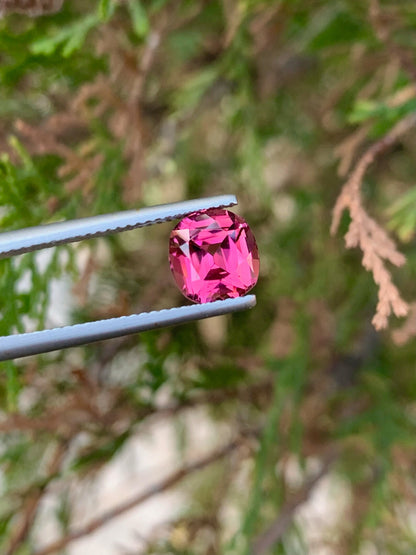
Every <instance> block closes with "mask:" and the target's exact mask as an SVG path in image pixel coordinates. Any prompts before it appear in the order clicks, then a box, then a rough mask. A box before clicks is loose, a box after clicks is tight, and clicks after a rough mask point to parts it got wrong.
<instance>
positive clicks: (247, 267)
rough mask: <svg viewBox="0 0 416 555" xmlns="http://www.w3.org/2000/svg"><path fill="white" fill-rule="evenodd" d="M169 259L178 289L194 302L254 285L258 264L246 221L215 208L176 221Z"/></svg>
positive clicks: (237, 293) (236, 294) (224, 296)
mask: <svg viewBox="0 0 416 555" xmlns="http://www.w3.org/2000/svg"><path fill="white" fill-rule="evenodd" d="M169 262H170V268H171V270H172V274H173V277H174V278H175V281H176V283H177V285H178V287H179V289H180V290H181V291H182V293H183V294H184V295H185V297H187V298H188V299H190V300H191V301H194V302H196V303H205V302H212V301H217V300H221V299H227V298H229V297H241V296H242V295H245V294H246V293H247V292H248V291H250V289H252V287H254V286H255V284H256V282H257V278H258V275H259V266H260V264H259V254H258V249H257V245H256V240H255V239H254V235H253V233H252V231H251V229H250V228H249V226H248V224H247V222H245V221H244V220H243V219H242V218H241V217H240V216H237V214H234V213H233V212H230V211H229V210H224V209H217V208H215V209H211V210H206V211H201V212H195V213H193V214H190V215H189V216H186V217H185V218H183V220H181V221H180V222H179V223H178V225H177V226H176V227H175V228H174V229H173V230H172V233H171V235H170V241H169Z"/></svg>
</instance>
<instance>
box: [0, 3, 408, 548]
mask: <svg viewBox="0 0 416 555" xmlns="http://www.w3.org/2000/svg"><path fill="white" fill-rule="evenodd" d="M34 3H35V4H37V5H39V6H40V5H41V4H42V3H41V2H38V3H36V2H34ZM18 4H19V2H10V4H9V6H8V8H7V10H6V13H5V14H4V17H3V18H2V19H1V20H0V99H1V100H0V151H1V154H0V225H1V229H2V230H10V229H18V228H21V227H27V226H32V225H38V224H42V223H47V222H52V221H56V220H60V219H64V218H75V217H83V216H90V215H94V214H100V213H106V212H113V211H117V210H124V209H129V208H138V207H141V206H147V205H152V204H158V203H164V202H171V201H175V200H183V199H190V198H196V197H200V196H211V195H215V194H222V193H232V194H236V195H237V197H238V201H239V204H238V209H237V210H236V211H237V212H238V213H239V214H240V215H242V216H243V217H244V218H245V219H246V220H247V221H248V222H249V224H250V226H251V228H252V230H253V231H254V233H255V236H256V239H257V242H258V245H259V251H260V256H261V274H260V279H259V282H258V285H257V286H256V289H255V290H254V293H255V294H256V296H257V307H256V308H255V309H253V310H251V311H249V312H245V313H241V314H238V315H233V316H229V317H221V318H220V319H216V320H212V321H205V322H200V323H194V324H189V325H184V326H181V327H177V328H172V329H166V330H161V331H158V332H153V333H143V334H141V335H135V336H131V337H127V338H123V339H117V340H112V341H107V342H103V343H101V344H93V345H91V346H88V347H85V348H76V349H70V350H67V351H63V352H58V353H52V354H48V355H44V356H37V357H31V358H27V359H22V360H20V361H16V362H9V363H0V367H1V372H0V403H1V412H0V430H1V433H2V437H1V442H0V465H1V466H0V467H1V474H0V490H1V500H0V546H1V547H0V550H1V552H2V553H5V554H7V555H11V554H14V553H16V554H19V555H25V554H29V553H39V554H42V555H46V553H68V554H72V555H73V554H80V553H92V551H90V550H87V549H86V548H82V547H77V545H79V543H78V542H77V541H76V539H75V538H73V537H72V536H71V533H72V531H73V530H74V528H77V529H80V530H81V532H82V534H81V535H82V536H88V535H89V533H90V532H92V530H90V529H88V528H83V526H84V524H85V523H87V524H88V522H90V521H91V520H93V519H94V518H96V517H97V515H98V516H99V515H100V514H101V513H102V512H103V511H101V512H100V511H98V512H97V513H94V514H93V513H91V514H87V515H86V518H85V520H84V521H83V522H84V524H82V523H81V524H80V523H79V519H78V520H77V518H78V517H76V514H75V513H76V509H75V508H76V506H77V504H76V503H77V502H76V501H75V497H76V496H75V494H74V489H76V488H77V487H79V486H80V485H81V486H83V485H84V486H85V487H86V485H88V484H94V481H95V480H96V477H97V476H98V475H100V473H102V472H103V470H105V468H106V467H107V466H108V465H111V464H112V463H113V461H114V460H116V459H117V457H119V456H120V453H122V452H123V450H125V449H127V448H128V445H130V444H131V442H132V440H133V439H134V438H137V437H141V436H142V435H144V436H146V435H147V437H148V436H149V434H150V437H151V436H152V431H151V430H152V425H153V423H154V422H155V420H156V421H160V420H166V421H167V422H169V425H170V426H171V428H172V432H171V433H172V434H173V436H174V437H175V445H176V447H175V449H174V460H175V461H176V464H175V465H174V466H175V468H177V469H179V471H178V472H179V473H178V474H177V475H175V474H174V475H173V479H172V482H171V483H170V482H169V481H168V483H166V484H164V483H163V476H162V474H163V473H162V474H160V472H159V470H158V468H159V467H158V466H157V464H156V463H155V470H154V472H153V474H152V475H151V480H150V479H149V475H148V474H147V475H146V476H144V477H143V478H140V481H141V483H142V486H143V487H144V488H145V489H146V486H150V485H151V484H156V490H157V489H158V488H159V489H161V490H165V489H166V490H167V489H169V487H170V486H172V487H175V488H177V489H178V490H179V491H180V492H181V495H182V496H181V498H180V499H181V501H180V503H178V504H177V507H176V515H175V517H174V518H172V519H171V520H170V521H168V522H165V524H164V526H163V527H162V528H160V529H157V530H156V532H155V533H153V534H151V536H149V537H147V538H145V539H146V541H138V540H137V547H133V548H132V550H130V551H128V553H135V554H138V553H144V554H150V553H153V554H160V555H162V554H163V555H166V554H175V555H216V554H238V555H258V554H261V553H268V554H272V555H274V554H283V553H285V554H289V555H292V554H312V555H326V554H341V555H347V554H348V555H349V554H351V555H352V554H362V555H372V554H396V553H397V554H401V555H403V554H412V553H415V551H416V527H415V515H416V513H415V510H416V480H415V472H414V469H415V463H416V440H415V432H416V404H415V395H416V373H415V355H416V344H415V340H414V336H415V335H416V320H415V317H416V310H415V305H414V304H412V301H413V300H414V299H415V296H416V282H415V279H414V277H415V269H416V249H415V235H414V233H415V228H416V188H415V183H414V175H415V155H416V147H415V140H414V139H415V132H414V131H412V130H411V129H410V130H408V131H407V132H406V133H404V134H402V135H401V136H400V137H398V138H397V140H395V141H392V144H391V145H388V146H389V147H390V148H388V149H387V148H386V149H385V150H383V152H382V155H380V156H377V157H376V159H375V161H374V163H373V164H372V166H371V167H369V168H368V171H367V172H366V174H365V176H364V179H363V180H362V183H361V195H362V197H361V198H362V203H363V206H364V207H365V209H366V210H367V212H368V214H370V215H371V217H373V218H374V219H375V221H377V222H378V224H379V225H380V226H381V227H382V228H383V229H385V230H386V231H387V232H388V233H389V234H390V237H391V238H393V239H394V240H395V241H397V245H398V249H399V250H400V251H401V252H402V253H403V254H404V255H405V256H406V263H405V264H404V265H403V266H402V267H401V268H395V267H394V266H392V265H391V264H389V263H388V262H381V263H382V264H384V267H385V268H386V269H387V270H388V271H389V272H391V274H392V280H393V282H394V283H395V284H396V286H397V288H398V290H399V291H400V294H401V295H402V297H403V299H405V300H406V301H407V302H408V303H409V306H410V309H409V315H408V317H407V318H404V319H398V318H395V317H391V318H390V319H389V326H388V328H387V329H384V330H381V331H378V332H377V331H376V330H375V329H374V327H373V326H372V324H371V321H372V318H373V316H374V314H375V313H376V310H377V302H378V285H377V284H376V283H375V281H374V279H373V275H372V272H367V271H366V269H365V268H364V267H363V266H362V252H361V250H360V249H359V248H354V249H351V250H346V248H345V243H344V240H343V235H345V233H346V232H347V230H348V226H349V223H350V217H349V214H348V211H346V212H345V213H344V215H343V218H342V220H341V225H340V229H339V230H338V232H337V234H335V235H333V236H331V234H330V225H331V216H332V210H333V207H334V205H335V202H336V199H337V197H338V195H339V194H340V192H341V190H342V186H343V184H344V183H345V181H346V179H347V175H348V173H349V172H350V171H351V169H352V168H353V167H354V165H355V164H356V163H357V161H358V160H359V158H360V156H361V155H362V154H363V153H364V152H365V151H366V149H367V148H369V147H370V146H371V145H372V144H376V143H377V142H380V141H381V142H382V141H383V140H384V139H383V138H384V137H386V134H388V133H389V132H390V131H391V130H392V129H395V126H397V124H398V123H399V125H400V122H402V121H409V119H408V118H409V117H410V118H411V117H413V114H414V111H415V110H416V83H415V80H416V56H415V54H416V33H415V29H416V5H415V3H414V2H413V1H410V0H400V2H398V1H396V0H380V1H377V0H371V1H370V0H363V1H362V2H356V1H355V0H334V1H323V0H302V1H298V0H280V1H278V0H268V1H262V0H218V1H217V0H210V1H204V0H182V1H180V0H178V1H175V0H142V1H139V0H126V1H121V0H120V1H117V0H101V1H99V2H93V1H92V0H91V1H85V0H82V1H81V0H72V1H71V0H66V1H65V2H64V3H63V5H62V6H61V7H60V6H59V2H55V3H54V2H50V3H49V4H54V5H53V6H52V8H56V11H55V12H53V13H45V14H43V15H41V16H39V17H32V16H31V15H30V14H28V13H27V10H26V8H25V7H24V6H23V8H22V9H21V10H20V11H19V10H17V12H16V11H15V10H14V9H13V7H14V8H19V6H18ZM46 4H48V2H46ZM2 5H4V6H5V7H7V5H8V3H7V2H4V1H3V2H0V7H1V6H2ZM11 5H14V6H11ZM406 118H407V119H406ZM387 136H389V135H387ZM379 144H381V143H379ZM170 228H171V226H170V225H169V224H163V225H160V226H156V227H154V228H151V229H143V230H139V231H131V232H127V233H124V234H121V235H118V236H114V237H111V238H106V239H95V240H90V241H86V242H83V243H80V244H75V245H72V246H64V247H59V248H57V249H54V250H52V251H48V252H45V253H43V254H41V255H39V254H36V255H35V254H28V255H23V256H20V257H15V258H12V259H6V260H2V261H0V303H1V304H0V313H1V319H0V335H8V334H11V333H16V332H22V331H25V330H33V329H42V328H43V327H45V326H53V325H62V324H66V323H76V322H84V321H88V320H93V319H97V318H107V317H113V316H121V315H124V314H129V313H132V312H141V311H147V310H152V309H160V308H164V307H169V306H177V305H180V304H183V303H184V302H185V301H184V299H183V298H182V296H181V295H180V293H179V292H178V291H177V289H176V287H175V285H174V282H173V279H172V277H171V275H170V272H169V268H168V261H167V244H168V237H169V233H170ZM201 411H202V413H201ZM194 414H197V415H199V416H198V417H196V416H195V417H194V416H193V415H194ZM201 414H203V421H204V425H208V424H209V429H210V430H211V432H212V434H211V435H213V436H214V440H213V439H212V438H211V439H210V440H209V441H208V440H206V439H204V437H205V436H204V435H203V434H202V433H201V439H200V440H199V441H198V440H196V441H195V434H196V436H197V437H198V429H196V428H197V427H198V426H199V422H200V420H199V418H200V417H201ZM192 438H193V439H192ZM218 450H219V451H218ZM152 456H153V455H152ZM193 461H199V466H198V465H196V466H195V467H192V466H189V465H192V462H193ZM157 484H159V485H157ZM322 484H327V486H326V487H327V490H325V491H327V493H326V494H325V492H324V493H322V495H321V497H319V495H318V494H319V491H321V492H322V491H323V489H322V488H323V486H322ZM133 486H134V484H132V494H133V489H134V487H133ZM328 488H329V489H328ZM51 495H52V496H53V498H54V500H55V501H54V509H53V511H50V513H49V516H48V517H47V521H48V522H51V521H53V522H54V526H55V537H56V538H63V542H61V544H60V545H59V542H58V544H57V545H56V546H55V547H54V546H53V545H52V546H51V547H50V548H47V545H50V542H51V541H52V536H51V535H50V534H48V533H47V532H46V529H47V526H46V525H45V518H46V517H45V516H43V517H42V514H41V513H42V507H43V506H44V504H45V499H48V498H49V499H50V496H51ZM149 497H151V495H150V496H149ZM127 498H128V496H127ZM313 499H315V502H314V503H312V501H311V500H313ZM117 501H119V502H121V501H122V500H121V498H120V499H118V498H117V493H116V490H115V498H114V507H117V506H118V503H117ZM78 504H79V500H78ZM137 504H138V503H137ZM316 504H318V505H319V507H320V511H321V512H320V513H319V514H320V515H321V517H320V519H318V521H317V522H315V524H314V525H313V527H312V528H313V534H312V533H311V527H310V526H309V527H308V524H307V523H308V514H309V513H311V512H313V511H314V510H315V509H314V507H315V508H316ZM308 507H309V508H308ZM308 511H309V513H308ZM230 514H232V515H233V518H230V517H229V516H228V517H227V515H230ZM84 516H85V515H84ZM109 520H111V518H109ZM95 524H96V525H97V526H96V528H97V534H98V532H99V530H101V529H102V528H104V527H105V526H104V522H98V523H97V522H95ZM134 528H135V530H136V531H137V533H138V535H139V536H140V534H141V523H140V521H139V520H138V521H137V523H136V525H135V527H134ZM43 531H44V532H43ZM125 539H126V538H124V537H123V534H122V533H120V534H117V535H116V536H115V538H114V545H113V544H111V542H110V543H109V544H108V547H107V549H108V550H107V551H105V550H103V551H101V553H102V555H106V554H108V555H110V554H118V553H120V554H121V553H127V551H126V550H125V548H122V547H120V545H123V541H124V540H125ZM110 544H111V545H110ZM36 549H37V551H36ZM48 549H49V550H48ZM123 549H124V551H123Z"/></svg>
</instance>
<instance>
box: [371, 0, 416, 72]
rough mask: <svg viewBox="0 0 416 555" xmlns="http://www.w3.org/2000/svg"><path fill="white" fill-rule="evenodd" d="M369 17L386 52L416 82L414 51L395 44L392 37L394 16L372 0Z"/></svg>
mask: <svg viewBox="0 0 416 555" xmlns="http://www.w3.org/2000/svg"><path fill="white" fill-rule="evenodd" d="M369 17H370V23H371V24H372V25H373V27H374V31H375V33H376V35H377V38H378V39H379V40H380V41H381V42H382V43H383V44H384V45H385V46H386V51H387V52H388V53H389V55H393V56H394V57H395V58H396V59H397V60H398V62H399V65H400V67H401V68H402V69H403V71H405V72H406V73H407V74H408V75H409V77H410V78H411V79H412V80H413V81H416V65H415V62H414V58H413V51H412V50H407V49H405V48H404V47H403V46H401V45H400V44H398V43H397V42H395V40H393V38H392V36H391V34H392V28H393V26H394V18H393V17H392V14H391V13H387V12H384V11H383V10H382V9H381V7H380V3H379V0H371V1H370V9H369ZM392 23H393V24H392Z"/></svg>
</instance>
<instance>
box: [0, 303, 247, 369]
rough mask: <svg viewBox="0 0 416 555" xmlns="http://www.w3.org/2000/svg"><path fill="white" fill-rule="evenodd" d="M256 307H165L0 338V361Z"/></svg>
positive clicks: (211, 304)
mask: <svg viewBox="0 0 416 555" xmlns="http://www.w3.org/2000/svg"><path fill="white" fill-rule="evenodd" d="M255 304H256V297H255V296H254V295H246V296H245V297H237V298H235V299H226V300H224V301H214V302H212V303H204V304H195V305H188V306H180V307H177V308H167V309H164V310H159V311H153V312H143V313H141V314H131V315H130V316H121V317H120V318H109V319H107V320H98V321H96V322H86V323H85V324H75V325H73V326H66V327H63V328H54V329H51V330H42V331H35V332H31V333H23V334H19V335H9V336H6V337H0V361H2V360H3V361H4V360H11V359H14V358H20V357H24V356H29V355H38V354H40V353H47V352H50V351H55V350H58V349H65V348H67V347H75V346H77V345H84V344H86V343H93V342H94V341H101V340H103V339H112V338H114V337H121V336H123V335H129V334H132V333H137V332H142V331H148V330H153V329H157V328H162V327H165V326H173V325H175V324H183V323H185V322H190V321H192V320H199V319H203V318H210V317H211V316H219V315H221V314H227V313H230V312H238V311H240V310H246V309H248V308H252V307H253V306H255Z"/></svg>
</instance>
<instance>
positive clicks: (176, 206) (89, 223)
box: [0, 195, 256, 361]
mask: <svg viewBox="0 0 416 555" xmlns="http://www.w3.org/2000/svg"><path fill="white" fill-rule="evenodd" d="M236 204H237V199H236V197H235V196H234V195H221V196H215V197H208V198H201V199H194V200H187V201H184V202H176V203H171V204H163V205H159V206H152V207H149V208H143V209H140V210H128V211H124V212H116V213H113V214H104V215H101V216H93V217H90V218H81V219H78V220H68V221H63V222H58V223H51V224H47V225H43V226H38V227H29V228H26V229H19V230H17V231H9V232H5V233H1V234H0V258H6V257H10V256H15V255H18V254H23V253H27V252H31V251H36V250H39V249H43V248H47V247H54V246H56V245H62V244H65V243H73V242H76V241H82V240H84V239H90V238H93V237H102V236H105V235H111V234H113V233H119V232H121V231H127V230H130V229H136V228H139V227H144V226H150V225H154V224H157V223H163V222H167V221H171V220H176V219H180V218H183V217H184V216H186V215H187V214H190V213H192V212H196V211H199V210H207V209H209V208H225V207H229V206H233V205H236ZM255 304H256V297H255V296H254V295H246V296H245V297H237V298H235V299H225V300H222V301H214V302H210V303H203V304H194V305H186V306H180V307H176V308H167V309H163V310H159V311H152V312H142V313H140V314H131V315H130V316H121V317H119V318H109V319H106V320H98V321H95V322H86V323H84V324H75V325H72V326H65V327H61V328H54V329H46V330H42V331H35V332H29V333H21V334H15V335H8V336H3V337H0V361H2V360H3V361H4V360H11V359H14V358H20V357H25V356H29V355H37V354H41V353H47V352H50V351H55V350H58V349H64V348H67V347H75V346H79V345H85V344H87V343H92V342H94V341H102V340H104V339H112V338H115V337H121V336H124V335H128V334H132V333H137V332H142V331H147V330H153V329H157V328H163V327H165V326H171V325H175V324H182V323H184V322H190V321H193V320H199V319H202V318H209V317H211V316H219V315H220V314H227V313H230V312H237V311H240V310H245V309H247V308H251V307H253V306H254V305H255Z"/></svg>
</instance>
